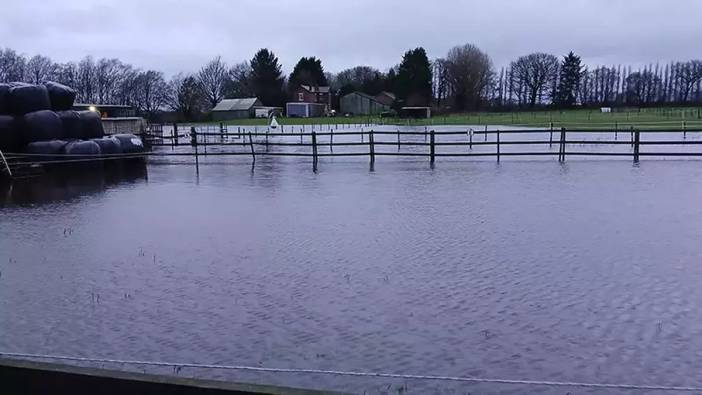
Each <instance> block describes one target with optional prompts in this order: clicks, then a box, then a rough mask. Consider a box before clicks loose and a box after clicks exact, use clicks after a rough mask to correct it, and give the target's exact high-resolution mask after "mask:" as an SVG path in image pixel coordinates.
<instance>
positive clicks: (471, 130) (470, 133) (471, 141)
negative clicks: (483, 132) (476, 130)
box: [468, 128, 473, 150]
mask: <svg viewBox="0 0 702 395" xmlns="http://www.w3.org/2000/svg"><path fill="white" fill-rule="evenodd" d="M468 136H469V137H468V148H470V149H471V150H472V149H473V128H470V129H469V130H468Z"/></svg>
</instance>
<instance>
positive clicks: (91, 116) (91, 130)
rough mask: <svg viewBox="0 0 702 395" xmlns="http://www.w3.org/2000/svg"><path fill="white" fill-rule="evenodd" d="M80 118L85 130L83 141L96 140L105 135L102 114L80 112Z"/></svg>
mask: <svg viewBox="0 0 702 395" xmlns="http://www.w3.org/2000/svg"><path fill="white" fill-rule="evenodd" d="M78 116H79V117H80V123H81V127H82V129H83V131H82V133H83V139H85V140H88V139H96V138H100V137H102V136H104V135H105V130H104V129H103V128H102V119H100V114H98V113H97V112H95V111H78Z"/></svg>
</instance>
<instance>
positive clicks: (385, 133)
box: [147, 125, 702, 171]
mask: <svg viewBox="0 0 702 395" xmlns="http://www.w3.org/2000/svg"><path fill="white" fill-rule="evenodd" d="M181 131H182V129H181ZM700 132H702V128H701V129H685V130H682V131H674V132H671V131H670V130H666V129H646V130H638V129H631V128H629V129H625V130H620V129H613V130H611V131H603V130H592V129H580V128H579V129H566V128H554V127H553V126H551V127H549V128H547V129H525V130H499V129H496V130H488V129H487V127H486V128H485V129H484V130H474V129H470V128H468V129H466V130H448V131H438V132H437V131H435V130H430V129H429V128H428V127H425V128H424V130H423V131H422V130H419V131H417V130H409V131H401V130H400V129H397V130H394V131H392V130H374V129H373V128H367V129H364V128H363V127H361V128H360V129H359V130H353V131H351V130H341V131H339V130H335V129H333V128H329V129H328V130H327V131H311V132H302V131H300V132H295V131H290V132H287V133H286V132H282V131H271V129H269V128H265V129H264V128H262V129H261V130H260V131H258V130H253V131H251V130H249V131H245V130H242V128H240V127H239V128H237V130H236V131H232V132H230V131H229V130H228V127H227V126H225V125H219V127H218V128H217V127H216V125H215V127H214V128H213V127H212V125H209V126H208V127H207V128H205V129H204V130H203V129H200V128H197V127H194V126H191V127H190V128H189V130H187V131H183V133H178V132H177V129H176V131H175V132H174V133H173V134H172V135H171V136H159V139H160V140H154V141H153V142H152V146H153V147H156V148H159V147H178V146H190V147H191V148H192V151H191V152H189V153H183V152H179V153H176V152H173V153H172V154H178V155H183V154H185V155H193V156H194V157H195V164H196V166H199V157H200V156H230V155H231V156H240V155H250V156H251V158H252V161H253V162H254V163H255V161H256V157H257V156H291V157H310V158H312V167H313V170H315V171H316V170H317V167H318V163H319V158H320V157H363V156H366V157H368V158H369V162H370V163H371V165H372V164H374V163H375V158H376V157H378V156H403V157H425V158H428V159H429V161H430V163H434V162H435V160H436V158H438V157H495V158H496V160H497V161H500V158H501V157H520V156H524V157H537V156H543V157H557V159H558V161H559V162H564V161H565V160H566V157H573V156H583V157H587V156H602V157H606V156H611V157H631V158H632V160H633V161H634V162H638V161H639V160H640V157H642V156H646V157H655V156H669V157H682V156H687V157H701V156H702V151H701V152H674V151H666V152H648V151H647V152H641V146H680V147H682V146H699V145H702V140H691V139H688V137H687V136H688V134H690V133H700ZM575 133H578V134H580V135H582V134H584V135H585V136H590V135H593V134H598V135H600V136H602V135H603V134H604V135H607V134H609V135H611V137H612V138H607V139H602V138H599V139H588V138H587V137H585V138H584V137H582V136H581V137H578V136H576V137H570V138H569V137H568V136H569V134H571V136H572V134H575ZM662 133H667V134H671V133H680V136H681V137H682V139H674V140H665V139H657V138H654V139H652V140H643V141H642V140H641V134H646V135H650V136H659V135H660V134H662ZM478 135H479V136H481V137H482V138H481V139H479V140H482V141H475V139H474V137H475V136H478ZM503 135H510V136H516V135H524V136H528V137H533V136H539V137H542V136H547V138H538V139H533V138H532V139H526V138H523V139H517V140H515V139H503V138H502V136H503ZM456 136H465V140H462V139H458V140H457V139H456ZM489 136H493V137H494V138H491V139H488V137H489ZM279 137H282V138H283V139H276V140H273V139H274V138H279ZM298 137H299V140H295V139H296V138H298ZM335 137H337V141H334V138H335ZM344 137H345V140H342V141H339V138H344ZM353 137H355V138H353ZM380 137H384V139H382V140H379V138H380ZM388 137H395V138H396V139H395V141H389V140H388ZM417 137H420V138H419V140H420V141H417V140H418V139H417ZM447 137H453V140H450V141H445V140H444V139H445V138H447ZM147 138H148V136H147ZM284 138H287V140H286V139H284ZM320 138H324V140H326V141H321V140H320ZM403 138H404V139H403ZM183 139H185V140H183ZM349 140H353V141H349ZM442 140H444V141H442ZM554 144H556V145H558V150H557V151H552V150H548V151H518V152H514V151H509V150H507V151H505V150H504V149H503V148H508V147H520V146H525V147H526V146H537V147H538V146H548V147H549V148H552V147H553V145H554ZM606 145H612V146H629V147H630V148H631V151H629V152H612V151H607V152H597V151H587V150H582V149H578V148H576V147H577V146H592V147H597V146H606ZM391 146H396V147H397V151H396V152H391V151H388V150H387V147H391ZM403 146H404V147H407V148H412V149H413V150H409V149H407V150H404V151H403V150H402V147H403ZM212 147H220V148H222V149H225V148H231V147H247V148H246V149H245V150H236V149H232V150H228V151H226V150H224V151H223V150H217V151H213V150H212ZM260 147H265V150H262V149H260ZM274 147H277V148H281V149H282V150H271V148H274ZM286 147H295V148H298V150H296V151H294V152H290V151H289V150H287V151H286V150H285V148H286ZM323 147H327V148H328V152H319V149H320V148H323ZM361 147H363V149H362V150H361V149H358V148H361ZM383 147H385V149H382V148H383ZM422 147H426V149H425V150H421V148H422ZM446 147H454V148H461V149H462V150H461V151H455V152H439V151H438V149H439V148H442V149H444V148H446ZM466 147H467V148H468V149H467V150H466V149H465V148H466ZM474 147H476V148H477V147H483V149H485V147H494V148H493V150H491V151H488V152H486V151H473V148H474ZM208 148H210V152H208V151H207V150H208ZM300 148H302V149H305V150H307V149H308V150H309V151H306V152H300V150H299V149H300ZM334 148H346V149H349V148H350V149H354V150H353V151H351V152H348V151H341V152H340V151H339V150H337V151H336V152H335V151H334ZM417 149H420V150H421V152H418V151H417ZM168 155H169V154H165V155H164V156H168ZM198 171H199V170H198Z"/></svg>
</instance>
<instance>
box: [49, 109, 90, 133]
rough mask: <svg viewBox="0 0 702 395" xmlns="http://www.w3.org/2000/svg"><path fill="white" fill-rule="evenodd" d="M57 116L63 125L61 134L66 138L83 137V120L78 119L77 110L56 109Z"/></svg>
mask: <svg viewBox="0 0 702 395" xmlns="http://www.w3.org/2000/svg"><path fill="white" fill-rule="evenodd" d="M56 114H58V116H59V118H61V123H62V125H63V135H64V137H65V138H66V139H78V140H80V139H84V138H85V136H84V134H83V122H81V120H80V115H78V112H77V111H73V110H67V111H58V112H57V113H56Z"/></svg>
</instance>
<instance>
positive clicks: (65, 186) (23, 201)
mask: <svg viewBox="0 0 702 395" xmlns="http://www.w3.org/2000/svg"><path fill="white" fill-rule="evenodd" d="M146 180H147V171H146V164H145V163H144V162H121V163H116V162H110V163H106V164H104V165H102V164H100V165H99V166H96V165H91V166H90V167H86V166H68V167H67V166H65V165H63V166H61V167H58V168H51V169H49V170H48V171H47V172H46V174H42V175H41V176H37V177H30V178H24V179H15V180H0V207H2V206H6V205H34V204H46V203H55V202H61V201H67V200H71V199H75V198H79V197H81V196H86V195H91V194H95V193H100V192H103V191H105V190H106V189H108V188H110V187H111V186H113V185H116V184H121V183H128V182H143V181H146Z"/></svg>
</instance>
